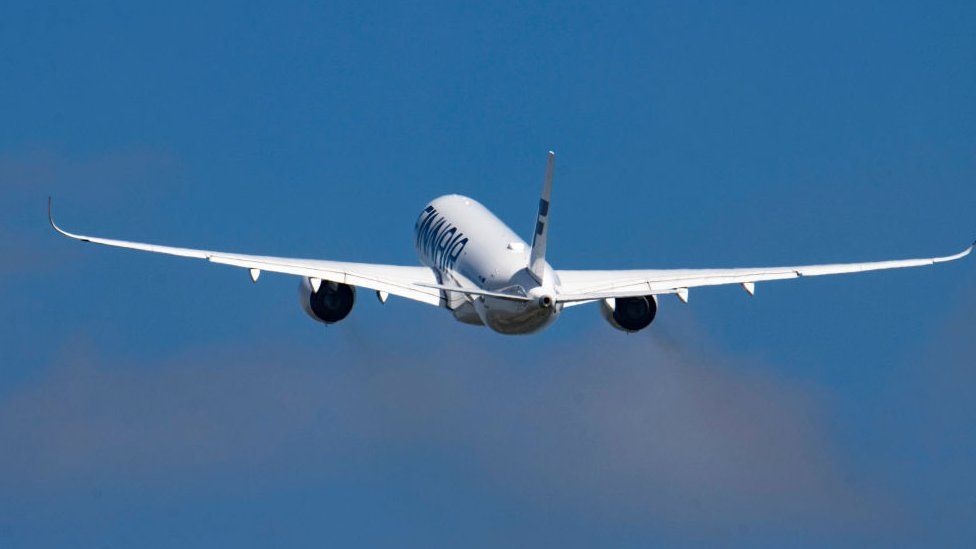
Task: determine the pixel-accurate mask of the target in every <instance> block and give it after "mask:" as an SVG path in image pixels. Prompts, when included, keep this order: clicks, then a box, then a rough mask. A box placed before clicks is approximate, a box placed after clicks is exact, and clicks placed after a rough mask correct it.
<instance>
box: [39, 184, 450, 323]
mask: <svg viewBox="0 0 976 549" xmlns="http://www.w3.org/2000/svg"><path fill="white" fill-rule="evenodd" d="M48 220H49V221H50V222H51V226H52V227H54V230H56V231H57V232H59V233H61V234H62V235H64V236H66V237H68V238H73V239H75V240H81V241H83V242H91V243H92V244H101V245H104V246H112V247H116V248H128V249H130V250H141V251H145V252H154V253H159V254H166V255H175V256H178V257H190V258H194V259H206V260H207V261H209V262H211V263H219V264H222V265H230V266H233V267H241V268H244V269H248V270H249V271H250V274H251V279H252V280H253V281H255V282H257V279H258V276H259V275H260V274H261V271H268V272H273V273H283V274H289V275H295V276H301V277H305V278H308V279H309V281H310V282H311V283H312V285H313V286H314V287H315V288H316V289H317V288H318V284H319V283H321V281H323V280H327V281H329V282H336V283H339V284H349V285H351V286H360V287H362V288H368V289H370V290H376V291H378V292H386V293H389V294H392V295H396V296H400V297H405V298H407V299H412V300H414V301H420V302H421V303H427V304H430V305H443V304H444V300H443V298H442V297H441V295H442V294H441V291H440V290H439V289H437V288H436V285H437V284H438V283H439V281H438V280H437V276H436V275H435V274H434V272H433V271H432V270H430V269H429V268H427V267H408V266H400V265H378V264H372V263H347V262H344V261H325V260H319V259H296V258H290V257H270V256H259V255H244V254H234V253H225V252H215V251H210V250H196V249H192V248H175V247H172V246H157V245H155V244H145V243H142V242H128V241H125V240H112V239H109V238H98V237H94V236H85V235H80V234H74V233H69V232H68V231H65V230H64V229H62V228H61V227H59V226H58V225H57V223H55V222H54V217H53V216H52V215H51V199H50V198H49V199H48ZM430 286H435V287H430Z"/></svg>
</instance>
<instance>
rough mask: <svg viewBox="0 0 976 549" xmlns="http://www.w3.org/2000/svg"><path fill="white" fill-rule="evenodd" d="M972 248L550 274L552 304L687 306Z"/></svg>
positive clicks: (920, 263)
mask: <svg viewBox="0 0 976 549" xmlns="http://www.w3.org/2000/svg"><path fill="white" fill-rule="evenodd" d="M974 247H976V242H974V243H973V244H972V245H971V246H969V247H968V248H966V249H965V250H963V251H961V252H959V253H957V254H954V255H947V256H943V257H929V258H922V259H901V260H894V261H875V262H870V263H836V264H831V265H800V266H793V267H755V268H739V269H657V270H620V271H556V274H557V275H558V276H559V280H560V287H559V293H558V294H557V295H556V300H557V301H561V302H564V303H566V304H567V306H569V305H572V304H574V303H578V302H586V301H593V300H597V299H605V298H617V297H619V298H624V297H635V296H641V295H657V294H677V295H678V297H680V298H681V300H682V301H687V300H688V288H696V287H700V286H720V285H723V284H740V285H741V286H742V287H743V289H745V290H746V291H747V292H749V293H750V294H753V293H755V284H756V283H757V282H766V281H769V280H785V279H789V278H802V277H807V276H823V275H834V274H848V273H861V272H866V271H880V270H884V269H903V268H907V267H924V266H926V265H934V264H936V263H945V262H947V261H955V260H957V259H961V258H963V257H965V256H967V255H969V253H970V252H972V251H973V248H974Z"/></svg>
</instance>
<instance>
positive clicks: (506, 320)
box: [414, 194, 561, 334]
mask: <svg viewBox="0 0 976 549" xmlns="http://www.w3.org/2000/svg"><path fill="white" fill-rule="evenodd" d="M414 243H415V245H416V248H417V254H418V255H419V257H420V261H421V262H422V263H423V264H424V265H426V266H428V267H430V268H431V269H433V270H434V272H436V273H437V276H438V278H439V280H440V283H441V284H443V285H447V286H458V287H461V288H467V289H480V290H486V291H491V292H501V293H511V294H516V295H524V296H528V297H532V298H535V299H533V300H532V301H511V300H506V299H501V298H496V297H490V296H468V295H465V294H463V293H460V292H451V291H445V292H444V293H445V294H446V295H445V297H446V299H447V307H448V308H449V309H451V311H453V313H454V316H455V317H456V318H457V319H458V320H460V321H462V322H466V323H470V324H484V325H486V326H488V327H489V328H491V329H492V330H495V331H496V332H500V333H504V334H527V333H532V332H536V331H539V330H541V329H543V328H545V327H546V326H548V325H549V324H551V323H552V322H553V321H555V320H556V317H557V316H558V315H559V312H560V310H561V306H560V305H558V304H555V305H552V306H549V307H543V306H541V305H540V304H539V303H538V301H537V299H538V298H542V297H543V296H552V295H554V293H555V287H556V285H557V284H558V281H557V280H556V277H555V273H554V271H553V269H552V268H551V267H550V266H549V265H548V263H547V264H546V265H545V270H544V275H543V276H542V280H537V279H536V278H535V276H533V275H532V273H530V272H529V270H528V264H529V253H530V248H529V245H528V244H526V243H525V241H524V240H522V239H521V238H520V237H519V236H518V235H517V234H515V232H514V231H512V230H511V229H510V228H509V227H508V226H507V225H505V223H503V222H502V221H501V220H500V219H498V218H497V217H495V215H494V214H493V213H491V212H490V211H489V210H488V209H487V208H485V207H484V206H482V205H481V204H480V203H478V202H477V201H476V200H472V199H470V198H468V197H465V196H460V195H456V194H452V195H447V196H441V197H439V198H436V199H434V200H432V201H431V202H430V203H429V204H428V205H427V207H426V208H424V210H423V212H422V213H421V214H420V217H419V218H418V219H417V224H416V226H415V227H414Z"/></svg>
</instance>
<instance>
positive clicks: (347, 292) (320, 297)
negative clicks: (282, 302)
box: [298, 278, 356, 324]
mask: <svg viewBox="0 0 976 549" xmlns="http://www.w3.org/2000/svg"><path fill="white" fill-rule="evenodd" d="M298 302H299V303H300V304H301V306H302V310H304V311H305V313H306V314H307V315H308V316H310V317H312V318H314V319H315V320H318V321H319V322H324V323H325V324H332V323H335V322H339V321H340V320H342V319H344V318H346V317H347V316H348V315H349V312H350V311H352V306H353V303H355V302H356V288H354V287H353V286H350V285H348V284H339V283H336V282H329V281H326V280H323V281H322V284H321V285H320V286H319V291H317V292H313V291H312V285H311V284H310V283H309V281H308V279H307V278H303V279H302V283H301V284H300V285H299V286H298Z"/></svg>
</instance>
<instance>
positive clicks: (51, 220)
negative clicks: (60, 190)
mask: <svg viewBox="0 0 976 549" xmlns="http://www.w3.org/2000/svg"><path fill="white" fill-rule="evenodd" d="M53 208H54V199H52V198H51V197H50V196H48V197H47V222H48V223H50V224H51V227H52V228H53V229H54V230H55V231H57V232H59V233H61V234H63V235H64V236H71V235H69V234H68V233H67V232H65V231H64V229H62V228H61V227H58V224H57V223H55V222H54V214H53V213H52V210H53Z"/></svg>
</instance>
